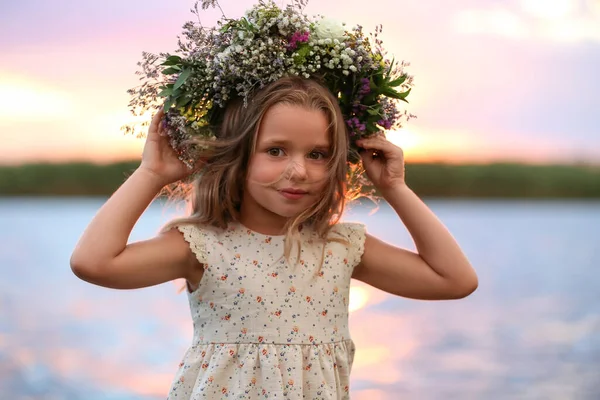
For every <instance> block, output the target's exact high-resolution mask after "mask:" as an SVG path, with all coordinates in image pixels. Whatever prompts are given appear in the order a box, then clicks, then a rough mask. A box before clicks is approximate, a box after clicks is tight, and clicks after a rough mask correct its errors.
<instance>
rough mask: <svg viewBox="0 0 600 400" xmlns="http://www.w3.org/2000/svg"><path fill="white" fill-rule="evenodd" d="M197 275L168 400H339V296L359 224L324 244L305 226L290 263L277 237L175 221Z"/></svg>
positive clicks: (357, 246)
mask: <svg viewBox="0 0 600 400" xmlns="http://www.w3.org/2000/svg"><path fill="white" fill-rule="evenodd" d="M178 229H179V230H180V231H181V232H182V233H183V236H184V238H185V240H186V241H187V242H188V243H189V245H190V248H191V250H192V251H193V252H194V254H195V255H196V257H197V258H198V260H199V262H200V263H202V264H203V265H204V274H203V277H202V279H201V281H200V283H199V285H198V288H197V289H195V290H193V291H191V292H190V290H188V291H187V294H188V298H189V304H190V310H191V314H192V319H193V326H194V335H193V342H192V345H191V346H190V348H189V349H188V350H187V352H186V353H185V355H184V357H183V360H182V362H181V363H180V365H179V370H178V372H177V374H176V375H175V378H174V380H173V383H172V387H171V390H170V392H169V397H168V399H170V400H183V399H259V398H260V399H286V400H297V399H298V400H299V399H303V400H305V399H310V400H317V399H327V400H331V399H348V398H349V384H350V383H349V379H350V370H351V367H352V362H353V359H354V351H355V348H354V343H353V342H352V340H351V338H350V333H349V331H348V296H349V289H350V280H351V276H352V271H353V269H354V267H355V266H356V265H357V264H358V263H359V262H360V259H361V257H362V254H363V251H364V243H365V235H366V233H365V228H364V225H362V224H356V223H338V224H336V225H335V226H334V227H333V228H332V229H331V232H330V234H329V238H331V239H334V241H328V242H327V243H324V242H323V241H322V240H318V239H317V238H316V236H315V235H314V233H311V232H309V231H308V229H305V230H303V231H301V232H300V237H301V240H302V246H301V253H300V256H299V259H298V252H297V247H296V248H295V249H294V250H293V251H292V254H291V256H290V262H289V263H288V261H286V259H285V258H284V257H283V252H284V247H283V246H284V237H283V236H268V235H263V234H260V233H257V232H254V231H251V230H249V229H247V228H245V227H244V226H242V225H240V224H239V223H236V224H233V225H231V226H230V227H229V228H228V229H226V230H223V229H218V228H211V227H202V228H200V227H197V226H194V225H183V226H179V227H178Z"/></svg>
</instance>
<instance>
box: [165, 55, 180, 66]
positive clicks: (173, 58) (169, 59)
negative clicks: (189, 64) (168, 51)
mask: <svg viewBox="0 0 600 400" xmlns="http://www.w3.org/2000/svg"><path fill="white" fill-rule="evenodd" d="M180 63H181V57H179V56H169V57H167V59H166V61H165V62H163V63H162V64H161V65H177V64H180Z"/></svg>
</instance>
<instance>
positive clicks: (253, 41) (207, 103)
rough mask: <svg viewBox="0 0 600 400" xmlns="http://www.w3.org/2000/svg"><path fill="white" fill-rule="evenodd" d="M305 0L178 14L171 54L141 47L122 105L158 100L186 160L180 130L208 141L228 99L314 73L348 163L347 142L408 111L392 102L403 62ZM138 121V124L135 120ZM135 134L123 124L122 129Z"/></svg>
mask: <svg viewBox="0 0 600 400" xmlns="http://www.w3.org/2000/svg"><path fill="white" fill-rule="evenodd" d="M306 2H307V0H293V1H292V4H290V5H288V6H286V7H285V8H284V9H281V8H279V7H278V6H277V5H276V4H275V3H274V2H273V1H271V0H268V1H262V0H261V1H260V2H259V3H258V4H257V5H255V6H254V7H253V8H251V9H250V10H249V11H247V12H246V14H245V15H244V16H243V17H241V18H239V19H228V18H226V17H225V16H224V15H223V17H222V18H221V19H220V20H219V21H218V22H217V26H216V27H211V28H207V27H204V26H202V24H201V23H200V22H198V23H194V22H187V23H186V24H185V25H184V26H183V37H179V40H178V44H179V49H178V51H177V52H178V53H179V55H171V54H160V55H154V54H150V53H143V61H142V62H140V63H138V65H139V66H140V67H142V71H139V72H138V74H139V75H142V78H141V79H140V80H142V81H143V83H142V85H141V86H139V87H137V88H134V89H130V90H129V91H128V93H129V94H130V95H131V96H132V99H131V101H130V104H129V105H130V108H131V110H132V113H133V114H134V115H137V116H139V115H142V114H144V113H145V112H147V111H148V110H150V109H151V107H153V106H156V105H157V104H159V103H163V104H164V110H165V116H166V118H165V121H164V127H165V128H166V132H167V134H168V136H169V137H170V142H171V145H172V146H173V148H174V149H175V150H176V151H177V152H178V154H179V158H180V159H181V160H182V161H183V162H184V163H186V164H187V165H188V166H190V167H191V166H192V165H193V164H194V160H195V158H194V151H193V148H189V147H187V148H186V147H185V146H183V145H182V143H183V142H184V141H185V140H186V139H189V138H190V137H202V138H205V139H214V138H215V136H214V132H215V129H214V128H215V126H218V124H219V122H220V121H221V119H222V117H223V115H224V111H225V107H226V106H227V104H228V102H229V101H230V100H232V99H234V98H238V99H240V98H241V99H242V100H243V101H244V105H246V104H247V102H248V100H249V99H250V98H251V96H252V93H253V92H254V91H255V90H257V89H261V88H263V87H264V86H266V85H267V84H269V83H271V82H274V81H276V80H278V79H279V78H281V77H283V76H288V75H297V76H301V77H304V78H307V79H308V78H318V80H319V81H320V82H321V83H322V84H323V85H324V86H326V87H327V88H328V89H329V90H330V91H331V93H332V94H333V95H334V96H335V97H336V98H337V99H338V102H339V106H340V109H341V111H342V115H343V116H344V120H345V123H346V126H347V132H348V134H349V139H350V152H349V154H348V160H349V163H350V166H351V167H352V166H356V165H357V164H358V161H359V157H358V152H357V150H358V149H357V147H356V144H355V141H356V140H357V139H360V138H362V137H366V136H370V135H373V134H376V133H379V132H381V131H383V130H386V129H397V128H399V127H400V125H401V121H402V119H403V118H406V120H408V119H409V118H410V117H413V115H411V114H408V113H407V112H406V111H404V112H402V111H400V109H399V108H398V105H399V102H400V101H404V102H406V97H407V96H408V94H409V93H410V90H411V86H412V77H411V76H409V75H407V74H406V73H404V71H403V68H404V67H405V66H408V63H404V62H402V63H400V64H397V63H394V61H393V60H392V61H390V60H388V59H386V58H385V53H384V51H383V49H382V42H381V40H380V39H379V38H378V34H379V33H381V27H378V28H377V29H376V32H375V34H374V35H369V36H365V34H363V30H362V27H361V26H356V27H354V28H351V29H349V28H346V27H345V25H344V24H338V23H335V22H334V21H332V20H328V19H325V18H323V17H316V18H314V19H310V18H308V17H307V16H306V15H305V14H304V13H303V10H304V7H305V6H306ZM199 3H201V7H202V9H203V10H206V9H208V8H209V7H218V8H219V9H220V6H219V4H218V1H217V0H202V1H196V3H195V6H194V8H193V9H192V12H193V13H194V14H195V15H196V16H198V19H199V16H200V11H199V10H198V5H199ZM142 125H144V126H146V125H147V123H144V124H142ZM123 129H124V130H125V132H130V133H133V132H135V131H136V130H135V127H134V126H133V125H126V126H124V127H123Z"/></svg>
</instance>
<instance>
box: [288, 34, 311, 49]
mask: <svg viewBox="0 0 600 400" xmlns="http://www.w3.org/2000/svg"><path fill="white" fill-rule="evenodd" d="M308 37H309V33H308V31H304V32H294V34H293V35H292V37H291V38H290V39H289V40H288V45H287V49H288V50H296V49H297V48H298V43H307V42H308Z"/></svg>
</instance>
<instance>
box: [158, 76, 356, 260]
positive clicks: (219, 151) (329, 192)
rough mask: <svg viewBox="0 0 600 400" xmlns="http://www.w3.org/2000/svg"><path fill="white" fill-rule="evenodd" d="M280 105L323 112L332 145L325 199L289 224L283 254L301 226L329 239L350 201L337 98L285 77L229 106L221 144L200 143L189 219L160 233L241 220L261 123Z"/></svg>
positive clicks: (344, 137)
mask: <svg viewBox="0 0 600 400" xmlns="http://www.w3.org/2000/svg"><path fill="white" fill-rule="evenodd" d="M276 104H287V105H293V106H300V107H304V108H306V109H308V110H316V111H320V112H323V113H324V114H325V116H326V117H327V121H328V123H329V126H328V135H329V140H330V143H331V149H330V151H331V152H330V154H331V157H330V159H329V161H328V166H327V168H328V177H327V183H326V184H325V185H324V189H323V194H322V197H321V199H320V200H319V201H318V202H316V203H315V204H313V205H312V206H311V207H309V208H308V209H307V210H305V211H304V212H302V213H301V214H300V215H298V216H296V217H295V218H291V219H290V220H289V221H288V223H287V224H286V227H285V232H286V238H285V249H284V255H285V257H286V258H289V256H290V254H291V249H292V244H293V243H294V242H296V240H294V239H297V238H298V234H299V230H300V226H301V225H302V227H310V228H312V229H313V230H314V231H315V232H316V233H317V234H318V236H319V237H320V238H322V239H325V238H326V237H327V235H328V233H329V230H330V228H331V226H333V224H335V223H336V222H338V221H339V219H340V217H341V214H342V212H343V210H344V207H345V203H346V176H347V168H348V167H347V157H348V146H349V145H348V136H347V133H346V127H345V124H344V119H343V116H342V113H341V110H340V108H339V105H338V102H337V99H335V97H334V96H333V95H332V94H331V93H330V92H329V90H328V89H327V88H325V87H324V86H322V85H321V84H319V83H318V82H316V81H314V80H309V79H302V78H299V77H284V78H281V79H279V80H277V81H276V82H273V83H271V84H269V85H268V86H266V87H264V88H263V89H261V90H259V91H257V92H256V94H255V95H254V96H253V97H252V98H251V99H250V100H249V101H248V103H247V105H244V104H243V102H242V101H241V100H236V101H231V102H230V104H229V105H228V106H227V108H226V110H225V114H224V118H223V121H222V123H221V124H220V126H218V127H217V135H216V136H217V140H214V141H202V142H199V141H196V144H198V145H200V146H203V148H204V149H205V151H204V155H205V156H206V157H204V159H206V160H207V162H206V164H205V165H203V166H202V167H201V169H200V170H199V172H198V173H197V174H196V176H195V178H194V179H193V181H192V182H191V190H192V192H193V193H192V196H191V208H192V210H191V214H190V216H189V217H186V218H179V219H175V220H173V221H171V222H169V223H168V224H167V225H165V226H164V227H163V228H162V230H161V231H163V232H165V231H167V230H169V229H171V228H173V227H175V226H177V225H183V224H198V225H205V226H206V225H210V226H214V227H219V228H223V229H225V228H226V227H227V226H228V224H229V223H230V222H232V221H238V217H239V211H240V206H241V202H242V201H243V195H244V188H245V187H246V176H247V171H248V164H249V160H250V157H251V156H252V154H253V153H254V151H255V146H256V141H257V136H258V132H259V129H260V126H261V122H262V120H263V118H264V115H265V113H266V112H267V110H269V109H270V108H271V107H273V106H274V105H276ZM298 243H299V241H298ZM299 251H300V248H299V246H298V252H299Z"/></svg>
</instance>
